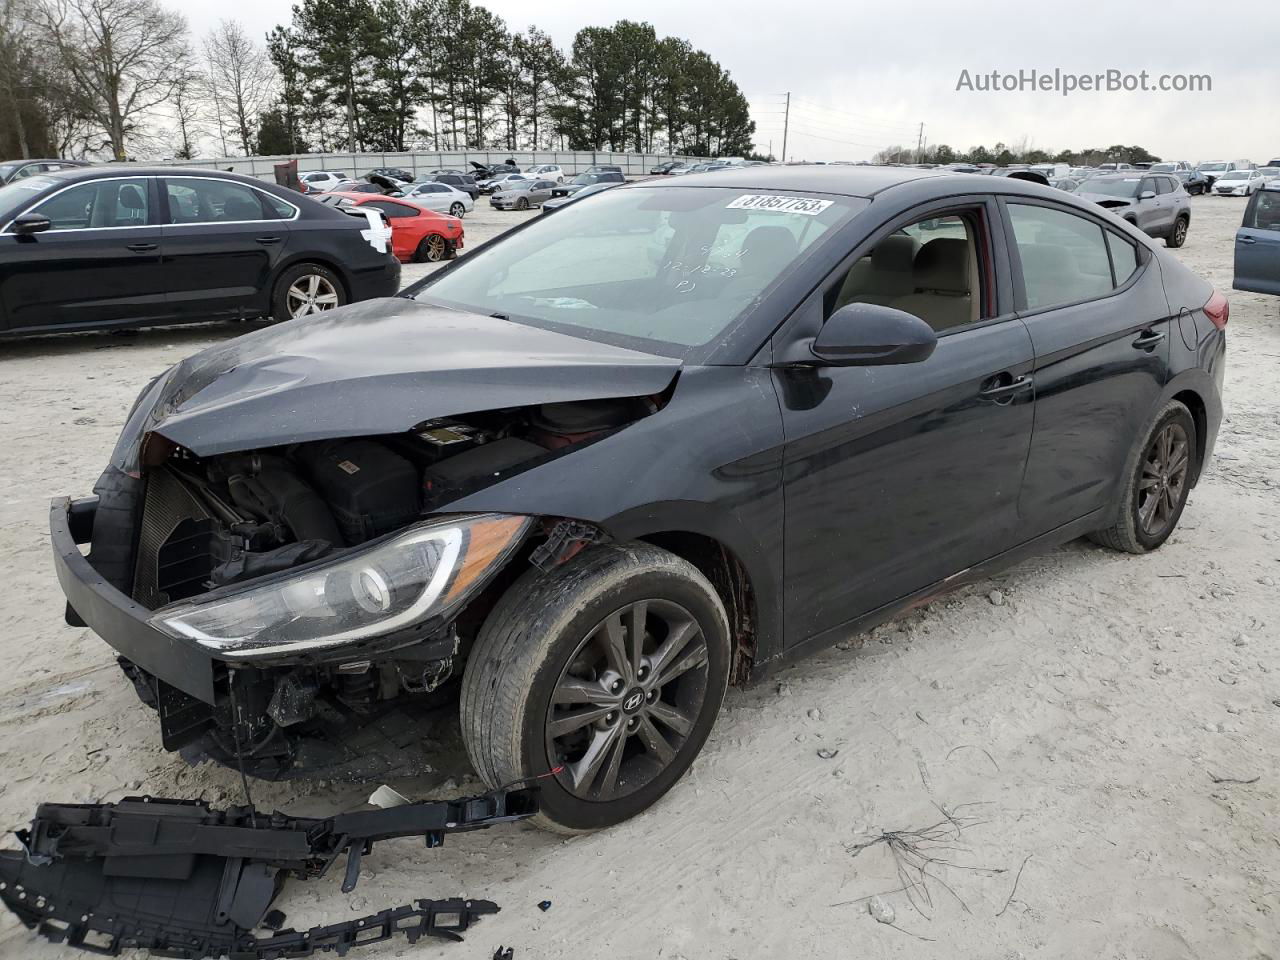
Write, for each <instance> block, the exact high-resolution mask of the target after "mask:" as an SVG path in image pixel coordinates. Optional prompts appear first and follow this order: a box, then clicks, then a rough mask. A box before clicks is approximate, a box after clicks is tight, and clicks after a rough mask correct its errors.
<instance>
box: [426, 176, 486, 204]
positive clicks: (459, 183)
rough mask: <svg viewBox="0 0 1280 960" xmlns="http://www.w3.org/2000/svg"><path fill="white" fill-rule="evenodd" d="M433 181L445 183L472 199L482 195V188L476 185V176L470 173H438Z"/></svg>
mask: <svg viewBox="0 0 1280 960" xmlns="http://www.w3.org/2000/svg"><path fill="white" fill-rule="evenodd" d="M430 182H432V183H444V184H448V185H449V186H451V187H453V188H454V189H455V190H461V191H462V192H463V193H465V194H468V195H469V196H470V197H471V199H472V200H475V199H476V197H478V196H480V188H479V187H478V186H476V178H475V177H473V176H472V175H471V174H469V173H437V174H436V175H435V176H434V177H432V178H431V181H430Z"/></svg>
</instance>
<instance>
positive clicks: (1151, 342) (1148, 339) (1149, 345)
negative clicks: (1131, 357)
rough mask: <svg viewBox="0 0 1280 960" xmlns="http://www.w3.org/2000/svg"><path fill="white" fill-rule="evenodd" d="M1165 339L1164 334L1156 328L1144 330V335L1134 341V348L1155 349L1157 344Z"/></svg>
mask: <svg viewBox="0 0 1280 960" xmlns="http://www.w3.org/2000/svg"><path fill="white" fill-rule="evenodd" d="M1162 340H1164V334H1163V333H1160V332H1159V331H1156V330H1144V331H1143V332H1142V336H1140V337H1138V339H1137V340H1135V341H1133V349H1135V350H1154V349H1155V348H1156V345H1157V344H1158V343H1160V342H1161V341H1162Z"/></svg>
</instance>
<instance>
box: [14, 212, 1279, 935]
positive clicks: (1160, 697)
mask: <svg viewBox="0 0 1280 960" xmlns="http://www.w3.org/2000/svg"><path fill="white" fill-rule="evenodd" d="M1193 205H1194V220H1193V223H1192V228H1191V234H1190V238H1189V240H1188V241H1187V245H1186V247H1185V248H1184V249H1183V250H1182V251H1181V253H1180V256H1181V257H1182V258H1183V259H1184V260H1185V261H1186V262H1187V263H1188V264H1190V265H1191V266H1192V267H1193V268H1194V269H1196V270H1197V271H1199V272H1200V273H1202V274H1204V275H1205V276H1207V277H1208V278H1210V279H1211V280H1212V281H1213V282H1214V283H1215V284H1216V285H1217V286H1218V288H1219V289H1221V290H1229V288H1230V285H1231V257H1232V235H1233V232H1234V230H1235V228H1236V225H1237V224H1238V223H1239V219H1240V215H1241V212H1242V208H1243V201H1239V200H1228V199H1221V198H1217V197H1205V198H1195V200H1194V201H1193ZM518 216H519V215H516V214H498V213H494V212H491V211H489V210H488V209H487V208H483V207H482V208H481V209H479V210H477V212H476V213H475V214H474V215H473V216H472V217H470V218H469V219H468V221H467V236H468V239H469V241H470V246H469V249H474V247H475V245H476V244H477V243H478V242H479V241H481V240H483V239H485V238H487V237H489V236H493V235H495V234H496V233H498V232H500V231H501V229H502V228H503V227H504V226H505V225H507V224H509V223H512V222H515V221H516V219H517V218H518ZM423 269H425V268H420V267H418V268H409V269H408V270H406V277H407V278H411V277H413V276H414V275H416V274H418V273H419V272H420V271H421V270H423ZM1232 305H1233V310H1232V317H1231V325H1230V334H1231V336H1230V340H1231V356H1230V365H1229V373H1228V378H1227V380H1228V382H1227V398H1226V399H1227V407H1228V411H1229V413H1228V418H1227V421H1226V422H1225V423H1224V425H1223V428H1222V434H1221V437H1220V439H1219V442H1218V449H1217V456H1216V458H1215V461H1214V462H1213V463H1212V464H1211V465H1210V466H1209V469H1208V474H1207V476H1206V477H1205V478H1204V480H1203V482H1202V483H1201V484H1200V486H1199V488H1198V489H1197V490H1196V491H1195V493H1194V494H1193V496H1192V498H1191V503H1190V506H1189V507H1188V509H1187V511H1186V514H1185V516H1184V518H1183V521H1182V525H1181V526H1180V528H1179V530H1178V532H1177V533H1176V534H1175V535H1174V537H1173V538H1172V539H1171V540H1170V541H1169V543H1168V544H1167V545H1166V546H1165V547H1164V548H1163V549H1162V550H1160V551H1159V552H1158V553H1156V554H1154V555H1151V556H1147V557H1142V558H1136V557H1130V556H1122V555H1119V554H1115V553H1110V552H1107V551H1105V550H1102V549H1100V548H1097V547H1094V546H1092V545H1089V544H1087V543H1083V542H1079V543H1073V544H1071V545H1069V546H1067V547H1064V548H1062V549H1060V550H1058V551H1056V552H1054V553H1052V554H1049V555H1046V556H1042V557H1039V558H1037V559H1034V560H1031V561H1029V562H1026V563H1024V564H1022V565H1021V566H1019V567H1017V568H1016V569H1013V570H1012V571H1010V572H1008V573H1006V574H1004V575H1002V576H1000V577H999V578H997V579H996V580H993V581H990V582H988V583H985V584H981V585H979V586H976V587H973V588H969V589H967V590H965V591H963V592H961V593H959V594H955V595H953V596H951V597H949V598H946V599H942V600H939V601H937V602H935V603H932V604H930V605H929V606H927V607H925V608H923V609H920V610H918V611H916V612H915V613H913V614H911V615H910V616H908V617H906V618H904V619H902V620H900V621H898V622H896V623H893V624H890V625H887V626H885V627H882V628H880V629H877V630H876V631H875V632H874V633H872V634H870V635H867V636H861V637H851V638H849V640H848V641H846V642H843V643H841V644H840V645H839V646H838V647H837V648H835V649H832V650H831V651H830V652H828V653H826V654H823V655H820V656H818V657H815V658H813V659H811V660H808V661H806V662H804V663H802V664H800V665H798V666H795V667H792V668H790V669H788V670H786V671H785V672H784V673H782V674H781V675H780V676H779V677H778V678H776V679H774V680H770V681H768V682H766V683H762V684H757V685H755V686H753V687H751V688H749V689H746V690H740V691H733V692H731V693H730V696H729V698H728V702H727V705H726V708H725V710H724V714H723V716H722V717H721V718H720V722H719V724H718V726H717V727H716V730H715V732H714V733H713V735H712V739H711V741H710V743H709V744H708V745H707V748H706V750H705V751H704V753H703V755H702V757H701V758H700V759H699V760H698V762H697V763H696V764H695V765H694V767H693V770H692V771H691V773H690V774H689V776H687V777H686V778H685V779H684V781H683V782H681V783H680V784H679V785H677V787H676V788H675V789H674V790H673V791H672V792H671V793H670V794H669V796H668V797H667V798H666V799H665V800H664V801H663V802H662V803H660V804H659V805H658V806H657V807H656V808H655V809H653V810H651V811H650V812H649V813H647V814H646V815H643V816H641V817H639V818H637V819H635V820H633V821H631V822H629V823H627V824H625V825H623V826H621V827H619V828H616V829H614V830H612V831H609V832H607V833H603V834H599V835H594V836H587V837H579V838H575V839H572V840H568V841H566V840H563V839H560V838H556V837H552V836H550V835H547V834H544V833H540V832H538V831H535V830H533V829H530V828H523V827H518V828H514V829H500V830H492V831H489V832H487V833H483V834H476V835H472V836H470V837H458V838H453V839H451V840H450V841H449V843H448V844H447V845H446V847H445V848H444V849H443V850H438V851H426V850H424V849H423V848H422V847H421V846H420V845H419V844H417V843H414V842H412V841H400V842H396V843H389V844H384V845H382V846H380V847H379V848H377V849H376V850H375V852H374V854H373V855H372V856H370V857H368V858H366V861H365V869H366V879H365V880H364V881H363V882H362V883H361V885H360V887H359V888H358V889H357V890H356V891H355V893H354V895H353V896H351V897H345V896H343V895H342V894H341V893H340V892H339V890H338V878H336V877H330V878H328V879H325V880H323V881H320V882H317V883H312V884H305V885H304V884H294V885H292V886H291V887H290V888H289V889H288V890H286V893H285V896H284V898H283V902H282V903H281V904H280V906H281V907H282V908H283V909H284V910H285V911H286V912H287V913H288V914H289V922H290V923H291V924H292V925H294V926H298V927H302V926H306V925H310V924H313V923H319V922H332V921H334V920H336V919H339V918H343V917H354V916H357V915H360V914H363V913H369V912H373V911H376V910H379V909H382V908H385V907H390V906H394V905H398V904H400V903H404V902H407V901H409V900H411V899H413V898H419V897H433V896H435V897H444V896H451V895H466V896H471V897H486V898H490V899H493V900H496V901H497V902H498V903H500V904H502V906H503V912H502V913H501V915H499V916H497V917H493V918H489V919H487V920H485V921H484V922H483V923H482V924H481V925H480V926H479V927H477V928H476V929H475V930H474V931H473V932H472V933H471V935H470V936H469V937H468V942H467V943H466V944H465V945H437V944H419V945H418V946H416V947H410V946H408V945H407V944H405V943H403V942H399V943H392V944H384V945H380V946H375V947H371V948H366V949H364V950H363V951H362V953H361V955H362V956H367V957H369V958H370V960H373V958H379V957H382V958H386V957H400V956H405V957H418V958H422V960H431V958H435V957H440V958H446V957H455V958H457V957H471V958H481V957H489V956H491V955H492V953H493V951H494V949H495V948H496V947H497V946H498V945H499V944H505V945H509V946H514V947H515V948H516V950H515V955H516V957H518V958H530V957H532V958H566V960H568V958H573V960H586V958H592V957H615V958H654V957H664V958H678V957H684V958H689V960H703V958H706V960H728V958H737V960H748V958H764V957H768V958H772V957H815V958H816V957H841V958H844V957H849V958H853V957H857V958H881V957H884V958H912V960H930V958H966V960H970V958H978V960H1016V958H1032V957H1034V958H1050V957H1063V958H1068V957H1069V958H1073V960H1077V958H1097V960H1130V958H1132V960H1139V958H1146V960H1182V958H1206V960H1210V958H1212V960H1263V958H1276V957H1280V840H1278V839H1277V828H1276V824H1277V815H1278V814H1280V797H1278V791H1280V773H1278V771H1277V766H1276V762H1275V758H1276V756H1277V755H1278V754H1280V636H1278V628H1280V586H1277V584H1278V583H1280V401H1278V400H1277V390H1276V382H1277V381H1276V375H1275V371H1276V367H1277V363H1276V361H1277V359H1280V300H1277V299H1274V298H1266V297H1259V296H1252V295H1248V294H1234V295H1233V296H1232ZM244 329H245V328H244V326H242V325H241V326H236V325H211V326H205V327H199V328H186V329H176V330H156V331H149V332H146V333H143V334H140V335H134V336H125V337H121V336H106V335H101V336H100V335H82V336H74V335H73V336H62V337H56V338H49V339H45V340H41V341H31V342H26V343H21V344H5V345H3V346H0V451H3V454H4V458H3V466H2V467H0V531H2V532H0V576H2V577H3V581H4V584H5V592H4V597H5V599H4V600H3V602H2V603H0V624H2V626H3V637H4V640H3V643H0V770H3V775H0V826H3V827H5V828H14V827H17V826H19V825H21V824H22V823H23V822H24V821H25V820H26V819H27V818H28V817H29V816H30V814H31V812H32V810H33V809H34V807H35V805H36V804H37V803H38V802H40V801H42V800H62V801H81V802H83V801H93V800H109V799H115V798H118V797H119V796H121V795H122V794H123V793H124V792H126V791H132V792H150V793H152V794H157V795H172V796H183V797H203V798H205V799H208V800H212V801H215V802H217V803H226V802H228V801H232V802H234V801H237V800H238V799H239V797H240V789H239V785H238V782H237V780H236V777H235V776H234V775H233V774H232V773H230V772H229V771H226V770H221V769H217V768H214V767H211V766H208V765H206V766H204V767H202V768H198V769H191V768H188V767H187V766H185V765H184V764H183V762H182V761H181V760H179V759H178V758H177V757H174V756H170V755H168V754H166V753H164V752H163V751H162V750H161V749H160V746H159V737H158V732H157V725H156V722H155V719H154V717H153V715H152V714H151V713H150V712H149V711H147V710H146V709H145V708H143V707H142V706H141V705H140V704H139V703H138V702H137V700H136V698H135V696H134V694H133V691H132V690H131V689H130V688H129V687H128V686H127V684H126V683H125V682H124V680H123V678H122V677H121V676H120V674H119V672H118V670H117V669H116V667H115V665H114V662H113V657H112V654H111V651H110V650H109V649H108V648H107V646H106V645H105V644H103V643H102V642H100V641H99V640H97V639H96V638H95V637H94V636H93V635H92V634H91V633H89V632H88V631H87V630H77V629H73V628H70V627H67V626H65V625H64V624H63V623H62V619H61V613H62V598H61V594H60V593H59V590H58V587H57V584H56V582H55V580H54V577H53V574H52V571H51V569H50V563H49V557H48V537H47V533H46V523H47V503H48V498H49V497H51V496H53V495H56V494H73V495H81V494H85V493H88V492H89V489H90V487H91V485H92V483H93V481H94V479H95V478H96V476H97V475H98V473H99V471H100V469H101V467H102V465H103V464H104V462H105V461H106V459H107V456H108V453H109V450H110V448H111V446H112V443H113V441H114V438H115V435H116V433H117V430H118V428H119V425H120V423H121V421H122V420H123V417H124V415H125V412H126V409H127V407H128V404H129V403H130V401H131V400H132V399H133V397H134V395H135V394H136V392H137V390H138V388H139V386H140V385H141V384H142V383H143V381H144V380H145V379H146V378H148V377H150V376H151V375H153V374H155V373H157V372H159V371H160V370H161V369H162V368H163V367H165V366H167V365H168V364H170V363H172V362H174V361H176V360H177V359H179V358H180V357H182V356H183V355H185V354H188V353H191V352H193V351H195V350H197V349H199V348H201V347H203V346H205V345H207V344H210V343H214V342H217V341H219V340H222V339H225V338H227V337H230V336H234V335H236V334H238V333H240V332H242V331H243V330H244ZM820 751H821V753H820ZM833 751H834V752H835V753H834V756H832V755H831V753H832V752H833ZM442 780H443V776H437V777H428V778H424V779H422V780H418V781H413V782H399V783H396V784H395V786H396V787H397V788H399V789H400V790H401V791H402V792H404V793H406V794H410V795H414V796H440V795H449V794H456V793H457V792H459V791H467V790H473V789H476V788H477V786H478V784H477V782H476V781H475V780H474V779H473V778H471V777H462V778H459V780H458V781H453V782H442ZM1219 780H1223V782H1218V781H1219ZM255 794H256V796H255V799H256V800H257V801H258V803H259V804H260V805H261V806H266V807H273V806H278V807H281V808H283V809H286V810H289V811H291V812H296V813H300V814H313V815H323V814H326V813H329V812H333V811H335V810H338V809H346V808H352V807H354V806H356V805H357V804H359V803H360V802H361V799H362V797H363V796H364V795H365V794H367V789H366V790H361V789H358V788H355V787H351V786H345V785H344V786H335V785H332V784H325V783H314V784H302V785H275V786H271V785H258V786H256V788H255ZM942 811H946V812H947V814H949V815H950V816H953V817H956V818H957V819H959V818H963V817H971V818H973V820H972V821H967V820H966V821H962V822H963V824H964V828H963V830H962V831H961V832H960V834H959V836H958V838H957V839H955V840H953V841H951V844H950V846H951V849H936V848H935V849H934V852H933V854H932V855H933V856H937V857H942V858H944V859H949V860H951V861H952V862H953V864H955V865H952V866H945V865H942V864H935V865H932V866H930V867H929V873H930V874H931V878H929V879H928V880H927V881H926V883H925V885H924V886H922V887H921V886H917V887H914V888H913V889H912V890H910V891H903V890H899V889H898V888H900V887H902V886H903V883H902V879H901V877H900V876H899V875H898V874H897V873H896V872H895V864H894V860H893V857H892V855H891V853H890V851H889V848H888V847H887V846H886V845H885V844H883V843H880V844H876V845H873V846H871V847H868V848H866V849H863V850H859V847H858V844H859V843H860V842H862V841H865V840H866V839H868V838H872V837H875V836H878V835H880V834H882V833H883V832H886V831H912V830H920V829H922V828H926V827H929V826H931V825H933V824H936V823H938V822H939V821H943V820H944V814H943V812H942ZM927 850H928V847H927V845H926V852H927ZM956 865H964V866H963V867H962V866H956ZM969 868H976V869H969ZM1015 888H1016V889H1015ZM872 894H883V897H882V901H883V904H885V905H887V907H888V908H889V909H891V910H892V911H893V912H894V913H895V915H896V919H895V921H894V923H893V925H887V924H884V923H878V922H877V921H876V919H875V918H873V916H872V915H870V913H869V910H868V903H867V901H866V899H865V898H868V897H870V895H872ZM544 899H545V900H550V901H552V907H551V909H550V910H549V911H547V912H545V913H544V912H541V911H539V910H538V908H537V906H536V905H537V903H538V902H539V901H541V900H544ZM913 903H914V906H913ZM879 906H880V904H877V908H879ZM885 919H887V915H886V916H885ZM72 955H75V954H74V952H73V951H61V950H59V949H56V948H54V947H52V946H50V945H49V944H47V943H45V942H43V941H41V940H39V939H37V938H35V937H33V936H32V935H30V934H28V933H27V932H26V931H25V930H23V929H22V928H21V927H20V926H19V925H18V924H17V923H16V921H14V919H13V918H12V917H11V916H9V915H7V914H5V915H4V916H2V917H0V956H3V957H23V958H27V957H30V958H33V960H51V958H55V957H65V956H72Z"/></svg>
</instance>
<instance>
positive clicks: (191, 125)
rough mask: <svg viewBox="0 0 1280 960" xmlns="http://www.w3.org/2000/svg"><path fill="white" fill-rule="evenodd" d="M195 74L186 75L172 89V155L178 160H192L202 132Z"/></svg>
mask: <svg viewBox="0 0 1280 960" xmlns="http://www.w3.org/2000/svg"><path fill="white" fill-rule="evenodd" d="M200 80H201V78H200V76H199V75H198V74H196V73H186V74H184V75H183V76H181V77H180V78H179V79H178V82H177V84H175V85H174V88H173V101H172V106H173V120H174V124H175V126H176V129H175V130H174V136H173V155H174V156H175V157H177V158H178V159H179V160H192V159H194V158H195V156H196V148H197V146H198V145H199V142H200V137H201V136H202V135H203V133H204V131H203V129H202V128H201V126H200V119H201V113H200V108H201V83H200Z"/></svg>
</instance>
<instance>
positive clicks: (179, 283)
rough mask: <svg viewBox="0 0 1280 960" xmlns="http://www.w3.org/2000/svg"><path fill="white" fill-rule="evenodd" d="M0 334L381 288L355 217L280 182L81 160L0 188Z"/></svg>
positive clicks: (219, 314) (383, 277) (194, 316)
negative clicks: (85, 164) (74, 165)
mask: <svg viewBox="0 0 1280 960" xmlns="http://www.w3.org/2000/svg"><path fill="white" fill-rule="evenodd" d="M0 224H3V227H0V336H6V337H12V336H23V335H29V334H37V333H51V332H54V331H63V330H86V329H93V328H113V327H141V326H151V325H154V324H167V323H182V322H185V321H195V320H211V319H219V318H228V317H237V318H238V317H261V316H273V317H275V318H276V319H288V318H291V317H297V316H301V315H303V314H306V313H310V312H314V311H320V310H328V309H331V308H333V307H338V306H342V305H343V304H346V303H350V302H352V301H354V300H365V299H368V298H370V297H385V296H389V295H391V294H393V293H395V291H396V289H397V287H398V285H399V282H400V267H399V265H398V263H397V262H396V260H395V258H394V257H393V256H392V255H391V254H390V253H387V252H378V251H376V250H375V249H374V248H373V247H372V246H371V245H370V242H369V241H368V240H367V239H366V238H365V236H364V235H363V233H362V231H367V230H368V229H369V225H368V223H367V221H366V222H361V221H357V220H353V219H352V218H351V217H349V216H347V215H346V214H344V213H341V212H340V211H337V210H333V209H330V208H328V207H325V206H323V205H322V204H319V203H316V202H315V201H314V200H311V199H309V198H307V197H304V196H302V195H301V194H298V193H296V192H294V191H292V190H289V189H287V188H285V187H279V186H276V185H275V184H272V183H265V182H263V181H260V180H254V179H252V178H249V177H242V176H237V175H235V174H231V173H219V172H215V171H211V170H186V169H182V168H179V167H158V168H148V167H143V166H134V165H130V166H128V167H105V166H93V167H85V168H75V169H70V170H64V171H62V172H60V173H53V174H41V175H38V176H34V177H26V178H24V179H21V180H15V181H13V182H12V183H10V184H7V185H5V186H3V187H0Z"/></svg>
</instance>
